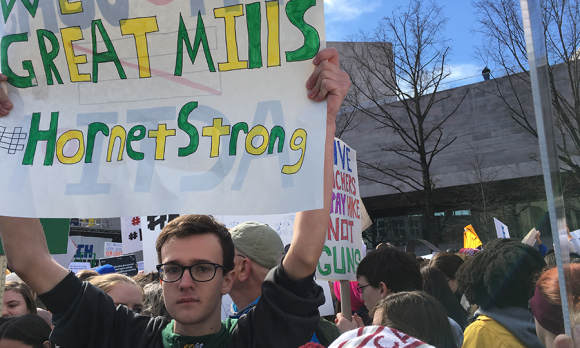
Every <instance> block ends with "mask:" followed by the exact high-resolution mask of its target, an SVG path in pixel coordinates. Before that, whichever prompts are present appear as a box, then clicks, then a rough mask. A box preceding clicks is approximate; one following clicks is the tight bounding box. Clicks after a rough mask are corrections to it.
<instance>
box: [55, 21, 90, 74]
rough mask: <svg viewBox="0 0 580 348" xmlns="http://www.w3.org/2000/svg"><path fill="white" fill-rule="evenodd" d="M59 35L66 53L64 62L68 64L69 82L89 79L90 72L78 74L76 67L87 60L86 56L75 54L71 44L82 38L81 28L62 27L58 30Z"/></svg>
mask: <svg viewBox="0 0 580 348" xmlns="http://www.w3.org/2000/svg"><path fill="white" fill-rule="evenodd" d="M60 35H61V36H62V45H63V47H64V53H65V55H66V62H67V64H68V71H69V74H70V80H71V82H88V81H91V74H80V73H79V67H78V65H79V64H85V63H86V62H87V56H86V55H84V54H81V55H80V56H76V55H75V51H74V48H73V44H72V43H73V42H74V41H78V40H82V39H83V32H82V31H81V28H80V27H70V28H64V29H61V30H60Z"/></svg>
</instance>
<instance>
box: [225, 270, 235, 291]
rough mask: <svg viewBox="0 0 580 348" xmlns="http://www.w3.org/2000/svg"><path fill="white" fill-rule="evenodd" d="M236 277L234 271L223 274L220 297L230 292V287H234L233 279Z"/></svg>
mask: <svg viewBox="0 0 580 348" xmlns="http://www.w3.org/2000/svg"><path fill="white" fill-rule="evenodd" d="M235 276H236V271H229V272H228V273H226V274H224V279H223V281H222V295H225V294H227V293H229V292H230V290H231V289H232V286H233V285H234V277H235Z"/></svg>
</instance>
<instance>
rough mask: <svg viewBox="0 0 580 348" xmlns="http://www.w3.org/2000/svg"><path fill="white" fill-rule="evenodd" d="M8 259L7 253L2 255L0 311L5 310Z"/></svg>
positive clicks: (0, 261) (0, 256) (0, 267)
mask: <svg viewBox="0 0 580 348" xmlns="http://www.w3.org/2000/svg"><path fill="white" fill-rule="evenodd" d="M7 265H8V260H6V255H0V272H1V274H0V313H2V311H3V310H4V288H5V285H6V267H7Z"/></svg>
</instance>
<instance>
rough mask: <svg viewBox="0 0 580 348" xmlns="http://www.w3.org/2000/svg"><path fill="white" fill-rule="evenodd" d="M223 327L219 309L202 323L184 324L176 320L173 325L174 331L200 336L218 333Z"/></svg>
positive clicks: (179, 333) (184, 334) (185, 334)
mask: <svg viewBox="0 0 580 348" xmlns="http://www.w3.org/2000/svg"><path fill="white" fill-rule="evenodd" d="M220 308H221V306H220ZM216 314H217V315H216ZM221 328H222V321H221V312H220V311H217V312H216V313H213V314H212V315H211V316H210V317H208V318H206V320H204V321H203V322H201V323H195V324H183V323H180V322H178V321H177V320H176V321H175V322H174V326H173V333H175V334H178V335H182V336H190V337H200V336H205V335H211V334H215V333H218V332H220V330H221Z"/></svg>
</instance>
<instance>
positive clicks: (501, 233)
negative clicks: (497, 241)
mask: <svg viewBox="0 0 580 348" xmlns="http://www.w3.org/2000/svg"><path fill="white" fill-rule="evenodd" d="M493 222H494V224H495V231H496V232H497V238H509V237H510V231H509V229H508V227H507V226H506V224H504V223H503V222H501V221H499V220H498V219H496V218H493Z"/></svg>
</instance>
